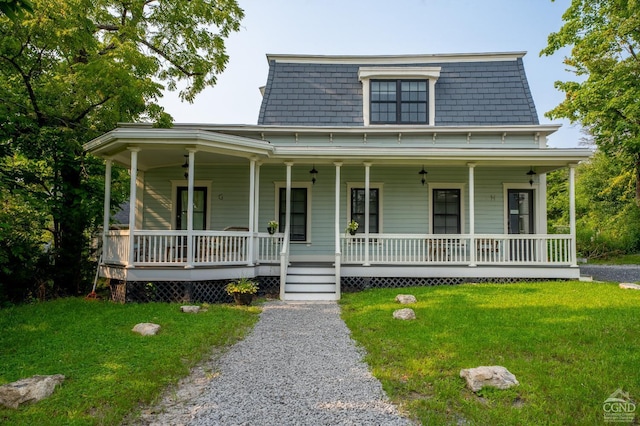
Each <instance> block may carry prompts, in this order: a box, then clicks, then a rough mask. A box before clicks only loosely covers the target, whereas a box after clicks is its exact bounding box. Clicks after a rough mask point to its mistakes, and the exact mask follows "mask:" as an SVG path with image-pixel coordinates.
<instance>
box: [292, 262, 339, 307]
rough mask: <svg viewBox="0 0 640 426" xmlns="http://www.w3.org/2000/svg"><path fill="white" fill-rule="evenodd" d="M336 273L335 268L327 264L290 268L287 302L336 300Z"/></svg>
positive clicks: (299, 265) (298, 265) (297, 265)
mask: <svg viewBox="0 0 640 426" xmlns="http://www.w3.org/2000/svg"><path fill="white" fill-rule="evenodd" d="M335 273H336V272H335V268H334V267H333V266H330V265H326V264H293V265H291V266H289V268H288V269H287V282H286V283H285V287H284V291H285V300H336V298H337V297H336V275H335Z"/></svg>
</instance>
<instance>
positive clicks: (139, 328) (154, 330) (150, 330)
mask: <svg viewBox="0 0 640 426" xmlns="http://www.w3.org/2000/svg"><path fill="white" fill-rule="evenodd" d="M131 331H133V332H135V333H139V334H141V335H143V336H155V335H156V334H158V331H160V326H159V325H158V324H153V323H150V322H141V323H140V324H136V325H135V326H134V327H133V329H132V330H131Z"/></svg>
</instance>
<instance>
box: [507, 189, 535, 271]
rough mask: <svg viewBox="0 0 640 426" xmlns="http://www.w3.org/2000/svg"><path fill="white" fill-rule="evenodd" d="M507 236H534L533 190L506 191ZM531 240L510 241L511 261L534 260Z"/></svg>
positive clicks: (533, 247)
mask: <svg viewBox="0 0 640 426" xmlns="http://www.w3.org/2000/svg"><path fill="white" fill-rule="evenodd" d="M508 198H509V199H508V205H507V207H508V209H509V211H508V213H509V215H508V218H509V219H508V224H509V234H534V233H535V228H534V223H535V222H534V210H533V189H509V190H508ZM535 252H536V251H535V244H534V241H533V240H528V239H513V240H510V244H509V254H510V257H511V260H512V261H515V262H525V261H531V260H535V258H536V253H535Z"/></svg>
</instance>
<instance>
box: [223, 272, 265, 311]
mask: <svg viewBox="0 0 640 426" xmlns="http://www.w3.org/2000/svg"><path fill="white" fill-rule="evenodd" d="M224 289H225V290H226V292H227V294H228V295H229V296H232V297H233V300H235V302H236V304H238V305H250V304H251V301H252V300H253V295H254V294H256V293H257V292H258V284H256V283H255V282H253V281H251V280H250V279H247V278H240V279H239V280H237V281H232V282H230V283H229V284H227V285H226V287H225V288H224Z"/></svg>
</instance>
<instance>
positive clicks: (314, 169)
mask: <svg viewBox="0 0 640 426" xmlns="http://www.w3.org/2000/svg"><path fill="white" fill-rule="evenodd" d="M309 173H311V183H312V184H314V185H315V184H316V180H317V179H316V176H318V171H317V170H316V165H315V164H314V165H313V168H312V169H311V170H309Z"/></svg>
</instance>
